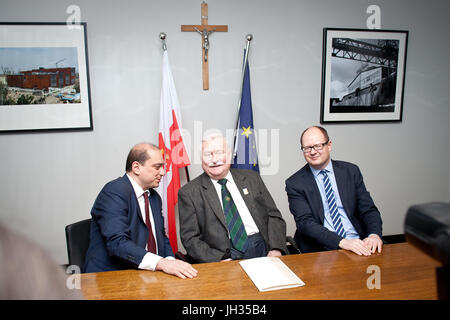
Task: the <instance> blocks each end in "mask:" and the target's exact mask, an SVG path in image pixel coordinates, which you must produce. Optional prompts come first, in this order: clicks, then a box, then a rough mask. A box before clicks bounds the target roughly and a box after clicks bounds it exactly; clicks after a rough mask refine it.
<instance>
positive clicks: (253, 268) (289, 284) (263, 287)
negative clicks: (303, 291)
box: [239, 257, 305, 291]
mask: <svg viewBox="0 0 450 320" xmlns="http://www.w3.org/2000/svg"><path fill="white" fill-rule="evenodd" d="M239 264H240V265H241V267H242V269H244V271H245V272H246V273H247V275H248V276H249V277H250V279H251V280H252V281H253V283H254V284H255V286H256V287H257V288H258V290H259V291H270V290H278V289H286V288H294V287H301V286H304V285H305V283H304V282H303V281H302V280H301V279H300V278H299V277H297V275H296V274H295V273H294V272H292V270H291V269H289V268H288V266H286V265H285V264H284V263H283V261H281V260H280V259H278V258H276V257H262V258H254V259H247V260H242V261H240V262H239Z"/></svg>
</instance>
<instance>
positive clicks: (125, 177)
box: [122, 174, 147, 227]
mask: <svg viewBox="0 0 450 320" xmlns="http://www.w3.org/2000/svg"><path fill="white" fill-rule="evenodd" d="M122 179H123V180H124V181H126V185H127V186H128V188H129V191H130V192H131V194H132V195H133V196H132V198H133V200H132V201H134V204H135V208H136V209H137V210H136V212H135V214H137V215H138V219H140V220H141V222H142V223H143V224H144V225H145V226H146V227H147V225H146V224H145V220H144V218H143V215H142V213H141V208H140V207H139V201H138V199H137V197H136V193H135V192H134V188H133V185H132V184H131V182H130V179H129V178H128V176H127V174H124V175H123V177H122Z"/></svg>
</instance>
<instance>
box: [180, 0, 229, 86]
mask: <svg viewBox="0 0 450 320" xmlns="http://www.w3.org/2000/svg"><path fill="white" fill-rule="evenodd" d="M201 18H202V24H201V25H182V26H181V31H196V32H198V33H200V34H201V35H202V74H203V90H209V73H208V50H209V36H210V35H211V33H213V32H216V31H217V32H228V26H217V25H216V26H215V25H209V24H208V4H207V3H206V2H204V1H203V2H202V16H201Z"/></svg>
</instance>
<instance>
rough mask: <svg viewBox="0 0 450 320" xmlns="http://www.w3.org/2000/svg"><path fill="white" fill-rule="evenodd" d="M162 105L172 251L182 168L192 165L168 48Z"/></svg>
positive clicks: (162, 189) (163, 186)
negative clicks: (182, 133) (185, 144)
mask: <svg viewBox="0 0 450 320" xmlns="http://www.w3.org/2000/svg"><path fill="white" fill-rule="evenodd" d="M162 71H163V72H162V88H161V106H160V113H159V137H158V139H159V149H160V150H161V153H162V154H163V157H164V158H165V161H166V166H165V169H166V174H165V176H164V177H163V178H162V179H161V182H160V184H159V187H158V189H157V191H158V192H159V194H160V196H161V198H162V212H163V216H164V221H165V229H166V234H167V236H168V238H169V240H170V245H171V246H172V250H173V252H174V253H175V252H177V251H178V243H177V230H176V221H175V205H176V203H177V201H178V190H179V189H180V174H179V169H180V168H184V167H186V166H188V165H190V164H191V163H190V161H189V157H188V154H187V152H186V148H185V146H184V142H183V137H182V135H181V129H182V127H181V114H180V104H179V102H178V98H177V92H176V90H175V84H174V82H173V77H172V72H171V71H170V66H169V56H168V54H167V50H164V54H163V67H162Z"/></svg>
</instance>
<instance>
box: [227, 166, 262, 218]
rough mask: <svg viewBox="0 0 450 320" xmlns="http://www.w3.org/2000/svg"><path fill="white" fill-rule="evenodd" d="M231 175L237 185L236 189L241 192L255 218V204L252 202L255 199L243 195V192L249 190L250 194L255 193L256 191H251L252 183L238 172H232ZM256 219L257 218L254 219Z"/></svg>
mask: <svg viewBox="0 0 450 320" xmlns="http://www.w3.org/2000/svg"><path fill="white" fill-rule="evenodd" d="M231 175H232V176H233V180H234V183H235V184H236V187H237V188H238V190H239V193H240V194H241V197H242V199H243V200H244V202H245V205H246V206H247V209H248V211H249V212H250V214H251V215H252V217H253V213H252V212H255V210H256V208H255V207H254V202H253V201H250V200H252V199H253V197H249V196H248V195H245V194H243V190H244V189H245V188H247V190H248V191H249V192H255V190H251V188H250V185H249V184H250V181H248V180H247V177H246V176H243V175H240V174H238V173H237V171H234V170H231ZM253 219H255V217H253Z"/></svg>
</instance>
